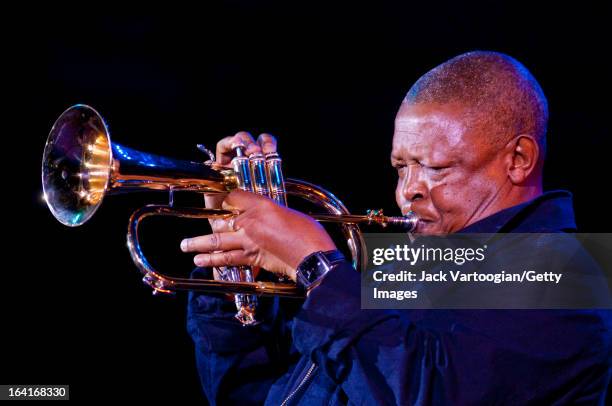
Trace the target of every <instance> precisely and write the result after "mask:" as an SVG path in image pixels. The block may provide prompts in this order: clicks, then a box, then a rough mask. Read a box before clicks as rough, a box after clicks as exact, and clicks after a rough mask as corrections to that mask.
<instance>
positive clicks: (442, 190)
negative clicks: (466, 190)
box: [429, 184, 463, 214]
mask: <svg viewBox="0 0 612 406" xmlns="http://www.w3.org/2000/svg"><path fill="white" fill-rule="evenodd" d="M461 193H462V188H460V187H457V186H455V185H452V184H444V185H438V186H433V187H432V188H431V189H429V196H430V198H431V203H432V204H433V205H434V207H435V208H436V210H437V211H438V212H439V213H441V214H442V213H448V212H453V211H454V210H455V209H456V208H457V207H461V201H462V200H463V197H462V196H461Z"/></svg>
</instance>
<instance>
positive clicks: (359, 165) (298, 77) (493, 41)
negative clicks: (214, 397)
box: [0, 1, 611, 401]
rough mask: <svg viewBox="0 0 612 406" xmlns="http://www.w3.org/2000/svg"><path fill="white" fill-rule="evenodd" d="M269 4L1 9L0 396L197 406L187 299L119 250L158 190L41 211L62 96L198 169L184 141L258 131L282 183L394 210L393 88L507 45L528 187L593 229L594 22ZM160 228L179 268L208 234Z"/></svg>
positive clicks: (400, 7)
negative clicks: (71, 215)
mask: <svg viewBox="0 0 612 406" xmlns="http://www.w3.org/2000/svg"><path fill="white" fill-rule="evenodd" d="M287 3H291V5H289V4H285V5H280V4H274V3H271V2H236V1H233V2H223V3H219V2H215V4H216V5H215V7H214V8H198V9H196V8H193V9H187V8H185V9H179V8H178V7H176V8H174V9H173V10H168V9H161V8H160V9H157V10H150V9H146V10H145V9H142V10H130V11H125V10H124V11H122V12H117V11H114V10H108V9H105V8H104V7H103V6H102V5H100V6H99V7H98V8H84V7H83V6H78V7H77V6H73V7H68V6H66V7H65V8H62V9H57V8H55V9H53V10H41V9H38V10H36V13H33V12H31V11H28V10H26V11H24V12H23V13H19V14H15V15H11V14H10V13H9V14H6V15H5V20H6V22H7V23H8V25H6V24H5V29H6V31H7V32H6V34H5V35H4V39H5V41H6V42H7V44H8V49H10V53H9V54H8V55H7V57H6V58H5V62H4V64H5V65H6V66H8V67H9V68H13V69H11V70H12V71H14V72H13V73H11V74H10V75H5V77H4V79H3V80H4V83H5V87H4V88H5V89H11V90H13V89H14V90H15V91H16V92H15V93H14V94H12V93H10V94H5V98H4V99H5V101H8V102H9V104H10V105H11V107H12V109H8V110H5V114H6V116H5V117H4V120H3V122H5V123H6V125H5V128H4V130H3V131H5V133H4V140H5V143H4V157H5V165H4V168H5V173H4V177H5V181H4V185H5V187H4V191H3V196H4V198H3V206H4V212H3V215H4V219H5V224H8V226H9V227H7V228H5V230H6V231H5V233H4V234H5V238H6V240H7V242H6V243H5V245H4V247H5V248H4V249H5V250H6V254H5V261H4V267H3V268H4V269H3V271H2V272H3V273H2V275H3V276H2V295H1V297H2V299H1V300H2V324H3V326H2V330H1V331H2V340H3V341H2V352H1V361H0V381H1V382H2V383H12V384H24V383H42V384H46V383H57V384H64V383H68V384H70V385H71V396H72V398H92V397H95V398H99V399H111V398H113V397H115V396H116V395H117V394H119V393H120V394H121V395H122V396H123V397H125V398H129V399H133V400H171V399H172V400H174V401H179V400H197V401H201V400H202V395H201V391H200V387H199V382H198V377H197V373H196V369H195V364H194V359H193V349H192V344H191V341H190V339H189V337H188V335H187V333H186V330H185V311H184V310H185V295H178V296H177V297H174V298H164V297H161V298H160V297H152V296H151V294H150V291H149V289H148V288H146V287H145V286H144V285H142V284H141V282H140V277H139V275H138V273H137V271H136V269H135V267H134V266H133V264H132V262H131V260H130V258H129V254H128V252H127V249H126V248H125V231H126V224H127V219H128V216H129V214H130V213H131V211H133V210H134V209H135V208H137V207H140V206H141V205H144V204H146V203H150V202H164V200H165V196H163V195H159V194H145V195H129V196H122V197H115V198H109V199H108V200H107V201H106V202H105V204H104V205H103V206H102V208H101V209H100V210H99V211H98V213H97V214H96V216H95V217H94V218H93V219H92V220H91V221H90V222H89V223H88V224H86V225H84V226H83V227H80V228H76V229H68V228H65V227H63V226H61V225H60V224H59V223H57V222H56V221H55V220H54V219H53V217H52V216H51V214H50V213H49V212H48V210H47V208H46V206H45V205H44V203H43V202H42V200H41V186H40V158H41V154H42V149H43V146H44V143H45V139H46V136H47V133H48V130H49V128H50V127H51V125H52V124H53V121H54V120H55V118H56V117H57V116H58V115H59V114H60V113H61V112H62V111H63V110H64V109H65V108H67V107H68V106H70V105H72V104H75V103H86V104H90V105H92V106H94V107H95V108H97V109H98V111H100V112H101V113H102V115H103V116H104V117H105V118H106V120H107V122H108V124H109V126H110V128H111V133H112V136H113V140H114V141H117V142H119V143H122V144H125V145H128V146H131V147H134V148H136V149H140V150H143V151H150V152H155V153H160V154H164V155H168V156H174V157H181V158H186V159H193V160H203V159H204V158H203V156H202V154H201V153H199V152H198V151H197V150H196V149H195V144H196V143H204V144H206V145H208V146H209V147H214V145H215V143H216V141H217V140H218V139H220V138H222V137H224V136H227V135H232V134H233V133H235V132H236V131H238V130H248V131H251V132H252V133H253V134H255V135H257V134H258V133H259V132H262V131H266V132H271V133H273V134H275V135H277V137H278V139H279V150H280V152H281V153H282V156H283V158H284V167H285V174H286V176H290V177H296V178H302V179H305V180H308V181H311V182H314V183H317V184H320V185H322V186H324V187H326V188H328V189H330V190H332V191H333V192H334V193H335V194H336V195H337V196H338V197H339V198H340V199H342V200H343V201H344V202H345V203H346V204H347V205H348V206H349V208H350V209H351V210H352V211H354V212H361V211H363V210H365V209H366V208H368V207H375V208H378V207H384V208H385V209H387V210H388V212H392V213H397V212H398V211H397V210H396V208H395V206H394V197H393V190H394V182H395V173H394V171H393V169H392V168H391V167H390V165H389V159H388V155H389V151H390V145H391V137H392V131H393V119H394V116H395V112H396V110H397V107H398V106H399V103H400V101H401V100H402V97H403V96H404V94H405V92H406V91H407V90H408V88H409V87H410V86H411V84H412V83H413V82H414V81H415V80H416V79H418V77H419V76H420V75H421V74H423V73H425V72H426V71H427V70H429V69H431V68H433V67H434V66H436V65H437V64H439V63H441V62H443V61H445V60H447V59H449V58H451V57H453V56H455V55H457V54H459V53H462V52H465V51H469V50H474V49H486V50H496V51H501V52H506V53H508V54H510V55H512V56H514V57H516V58H517V59H519V60H520V61H522V62H523V63H524V64H525V65H526V66H527V67H528V68H529V69H530V70H531V72H532V73H533V74H534V75H535V76H536V78H538V80H539V81H540V84H541V85H542V87H543V89H544V91H545V93H546V95H547V97H548V100H549V106H550V112H551V114H550V125H549V133H548V134H549V135H548V145H549V159H548V162H547V166H546V183H545V184H546V188H547V189H554V188H566V189H569V190H571V191H572V192H573V193H574V195H575V207H576V210H577V218H578V223H579V226H580V228H581V230H582V231H609V227H608V224H609V222H608V221H607V216H608V214H607V213H608V212H609V210H608V206H609V205H608V203H607V201H608V199H607V198H606V197H605V193H606V192H607V190H606V189H607V188H608V184H609V180H608V178H609V173H610V172H609V169H608V168H609V159H610V157H609V150H608V148H607V145H608V138H609V134H610V131H609V126H608V121H609V110H608V106H609V102H608V98H609V88H608V81H607V77H608V75H609V74H610V72H611V69H610V63H609V62H608V60H609V58H608V55H607V53H608V52H609V38H608V35H607V34H608V29H607V27H608V25H609V21H608V19H607V18H606V15H607V13H606V12H605V10H603V9H600V8H598V7H596V6H593V5H591V4H589V3H587V2H580V3H579V4H572V5H563V6H560V5H559V3H558V2H556V3H554V5H552V4H551V5H550V6H546V5H541V6H540V8H538V9H536V8H534V6H533V5H522V4H520V3H517V2H490V3H487V4H471V5H466V4H458V3H451V4H441V3H436V4H432V5H429V6H426V5H417V4H413V3H408V2H404V3H386V2H385V3H377V4H376V5H373V4H368V5H367V6H366V5H364V6H357V5H355V4H343V5H340V4H337V5H335V6H333V7H332V6H330V5H329V4H317V5H315V4H314V3H312V2H304V3H293V2H287ZM532 3H535V2H532ZM32 11H33V10H32ZM7 28H8V29H7ZM13 51H14V53H13ZM7 141H8V142H7ZM6 158H9V159H6ZM173 224H174V223H167V222H165V221H161V220H159V221H157V222H156V221H151V223H150V225H149V226H150V227H148V229H149V232H150V234H149V237H148V238H146V239H145V249H146V248H147V246H148V247H149V250H148V251H147V252H153V254H150V257H154V256H155V257H156V258H157V259H156V260H155V262H156V264H159V266H165V267H166V268H165V269H168V266H171V268H172V269H173V270H174V271H181V270H185V271H187V270H188V269H189V268H190V266H191V265H190V264H191V262H190V258H189V257H188V256H185V255H183V254H181V253H180V252H179V249H178V243H179V241H180V239H181V237H182V236H184V235H190V234H194V233H198V232H199V233H203V232H206V230H207V228H206V226H205V225H204V224H202V225H198V226H193V225H191V226H189V225H187V224H186V223H185V222H180V223H177V224H178V225H177V226H174V225H173ZM145 232H146V231H145ZM151 236H152V237H151ZM147 243H148V245H147Z"/></svg>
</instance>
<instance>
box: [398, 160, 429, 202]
mask: <svg viewBox="0 0 612 406" xmlns="http://www.w3.org/2000/svg"><path fill="white" fill-rule="evenodd" d="M406 172H407V173H406V176H405V177H403V178H400V188H399V190H398V192H399V194H400V196H399V197H400V199H401V200H402V201H403V202H404V203H414V202H416V201H418V200H421V199H425V198H426V197H427V186H426V185H425V182H424V181H423V179H422V178H421V176H420V175H421V170H420V168H419V167H418V166H417V165H411V166H409V167H408V168H407V171H406ZM404 205H405V206H411V205H406V204H404ZM404 205H402V206H404ZM403 208H404V207H402V209H403ZM402 211H403V210H402Z"/></svg>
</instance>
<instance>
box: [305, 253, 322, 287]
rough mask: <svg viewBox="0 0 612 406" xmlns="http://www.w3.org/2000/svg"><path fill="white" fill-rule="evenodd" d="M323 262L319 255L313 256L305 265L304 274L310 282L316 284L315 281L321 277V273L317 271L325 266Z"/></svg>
mask: <svg viewBox="0 0 612 406" xmlns="http://www.w3.org/2000/svg"><path fill="white" fill-rule="evenodd" d="M321 262H322V261H321V259H320V258H319V255H317V254H315V255H311V256H310V257H309V258H308V259H307V260H306V262H305V263H304V267H303V269H302V274H303V275H304V278H305V279H306V280H307V281H308V282H314V280H315V279H317V277H318V276H319V272H317V271H318V270H319V268H320V267H321V266H322V265H323V264H322V263H321Z"/></svg>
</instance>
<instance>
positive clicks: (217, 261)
mask: <svg viewBox="0 0 612 406" xmlns="http://www.w3.org/2000/svg"><path fill="white" fill-rule="evenodd" d="M193 263H194V264H196V266H201V267H211V266H232V265H249V260H248V258H247V256H246V254H245V252H244V251H243V250H232V251H225V252H213V253H208V254H198V255H196V256H195V257H194V258H193Z"/></svg>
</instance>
